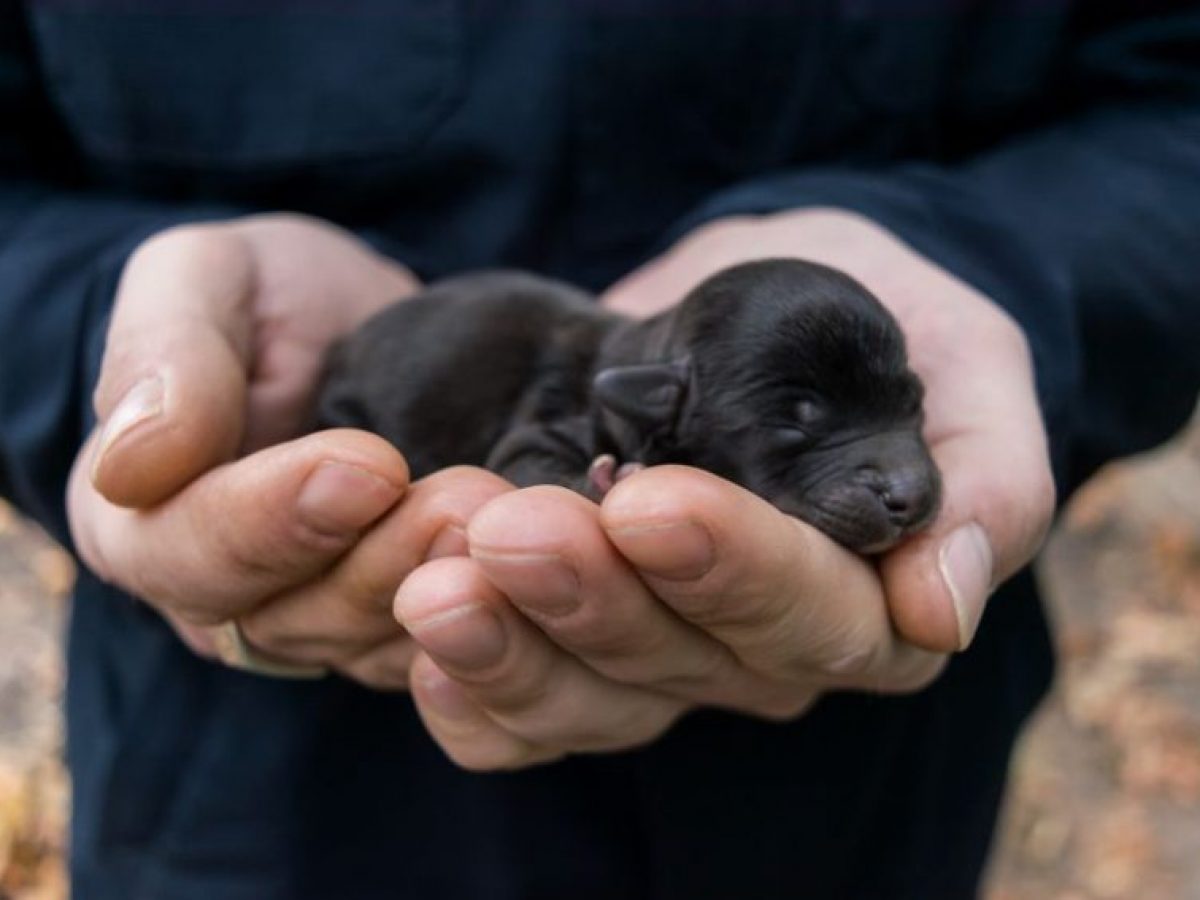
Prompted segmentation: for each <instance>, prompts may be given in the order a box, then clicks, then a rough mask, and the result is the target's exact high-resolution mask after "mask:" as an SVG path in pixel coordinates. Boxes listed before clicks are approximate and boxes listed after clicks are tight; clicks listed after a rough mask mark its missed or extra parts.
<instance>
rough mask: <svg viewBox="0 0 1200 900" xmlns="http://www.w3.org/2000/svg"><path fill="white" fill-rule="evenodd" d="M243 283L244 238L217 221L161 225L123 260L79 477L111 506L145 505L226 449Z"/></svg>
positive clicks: (237, 394) (247, 279) (236, 422)
mask: <svg viewBox="0 0 1200 900" xmlns="http://www.w3.org/2000/svg"><path fill="white" fill-rule="evenodd" d="M254 281H255V278H254V265H253V257H252V255H251V251H250V247H249V245H248V244H247V243H246V242H245V241H243V240H242V239H240V238H238V237H237V236H235V235H234V234H232V233H231V232H230V231H228V230H227V229H224V228H222V226H220V225H203V226H184V227H180V228H175V229H170V230H168V231H165V232H162V233H160V234H158V235H156V236H155V237H153V238H151V239H150V240H148V241H147V242H145V243H144V244H142V246H141V247H140V248H139V249H138V250H137V251H136V252H135V253H134V255H133V256H132V257H131V258H130V260H129V263H128V264H127V265H126V267H125V271H124V273H123V274H122V277H121V282H120V284H119V286H118V288H117V298H116V302H115V306H114V308H113V314H112V322H111V325H110V326H109V332H108V338H107V343H106V345H105V351H104V359H103V362H102V363H101V369H100V378H99V382H98V384H97V388H96V392H95V396H94V405H95V409H96V415H97V419H98V422H99V437H98V439H97V440H96V443H95V448H96V449H95V451H94V453H93V456H92V458H91V465H90V476H91V481H92V483H93V485H94V486H95V487H96V489H97V490H98V491H99V492H100V493H101V494H102V495H103V496H104V497H105V498H106V499H108V500H109V501H111V502H112V503H115V504H118V505H121V506H129V507H146V506H151V505H154V504H156V503H159V502H161V501H162V500H164V499H166V498H167V497H169V496H171V495H172V494H174V493H175V492H176V491H178V490H179V489H180V488H181V487H183V486H184V485H186V484H187V483H188V482H190V481H191V480H192V479H193V478H195V477H196V476H197V475H199V474H200V473H201V472H204V471H207V470H208V469H210V468H212V467H213V466H214V465H217V464H219V463H221V462H225V461H227V460H229V459H231V458H232V457H233V455H234V454H235V452H236V450H237V448H238V446H239V444H240V442H241V437H242V432H243V428H244V424H245V423H244V419H245V407H246V390H247V387H246V384H247V370H248V368H249V365H250V362H249V361H250V350H251V348H250V344H251V334H252V318H251V302H252V300H253V292H254Z"/></svg>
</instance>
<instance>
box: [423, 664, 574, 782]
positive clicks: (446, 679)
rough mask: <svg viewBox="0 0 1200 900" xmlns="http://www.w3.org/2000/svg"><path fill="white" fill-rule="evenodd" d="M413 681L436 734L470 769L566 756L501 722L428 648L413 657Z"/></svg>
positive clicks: (511, 766)
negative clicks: (452, 675) (477, 701)
mask: <svg viewBox="0 0 1200 900" xmlns="http://www.w3.org/2000/svg"><path fill="white" fill-rule="evenodd" d="M410 684H411V688H412V694H413V700H414V701H415V702H416V704H417V712H418V713H419V714H420V716H421V721H422V722H424V723H425V728H426V729H427V730H428V731H429V734H430V736H431V737H432V738H433V739H434V740H435V741H437V743H438V745H439V746H441V748H442V750H443V751H445V753H446V755H447V756H449V757H450V759H452V760H453V761H454V762H455V763H456V764H458V765H459V766H462V767H463V768H464V769H469V770H471V771H476V772H490V771H497V770H503V769H520V768H526V767H528V766H533V765H538V764H539V763H544V762H549V761H551V760H554V759H558V758H560V757H562V756H564V755H565V751H563V750H560V749H557V748H552V747H538V746H536V745H535V744H531V743H530V742H529V741H526V740H524V739H522V738H519V737H517V736H516V735H515V734H511V733H510V732H508V731H506V730H505V729H504V728H502V727H501V726H499V725H497V724H496V723H495V722H493V721H492V720H491V719H490V718H489V717H488V716H487V714H486V713H484V711H483V710H482V709H480V708H479V705H478V704H476V703H475V701H473V700H472V699H471V698H470V696H469V695H468V693H467V690H466V688H464V687H463V686H462V685H460V684H459V683H458V682H456V681H455V680H454V679H453V678H451V677H450V676H449V675H447V674H446V673H445V672H443V671H442V670H441V669H439V668H438V666H437V663H435V662H434V661H433V660H432V659H430V658H429V657H428V656H426V655H425V654H423V653H421V654H418V655H417V658H416V660H415V661H414V662H413V665H412V669H411V672H410Z"/></svg>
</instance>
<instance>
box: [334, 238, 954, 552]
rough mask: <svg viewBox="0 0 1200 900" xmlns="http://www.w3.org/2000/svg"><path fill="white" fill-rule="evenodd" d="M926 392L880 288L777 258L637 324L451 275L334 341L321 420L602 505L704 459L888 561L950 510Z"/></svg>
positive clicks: (564, 295) (516, 278) (560, 296)
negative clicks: (927, 430) (925, 429)
mask: <svg viewBox="0 0 1200 900" xmlns="http://www.w3.org/2000/svg"><path fill="white" fill-rule="evenodd" d="M921 399H922V388H921V384H920V382H919V381H918V379H917V377H916V376H915V375H914V374H913V373H912V372H911V371H910V370H909V369H908V365H907V360H906V356H905V350H904V339H903V336H902V334H901V332H900V329H899V327H898V326H897V324H896V322H895V320H894V319H893V318H892V317H891V315H890V314H889V313H888V312H887V310H885V309H884V308H883V306H882V305H881V304H880V303H879V301H878V300H876V299H875V298H874V297H873V296H872V295H871V294H870V293H868V292H867V291H866V290H865V289H864V288H863V287H862V286H861V285H859V284H858V283H857V282H855V281H854V280H852V279H850V278H849V277H847V276H846V275H843V274H841V273H840V272H837V271H834V270H833V269H829V268H826V267H824V266H819V265H816V264H814V263H809V262H804V261H802V260H795V259H774V260H763V261H759V262H752V263H747V264H744V265H740V266H735V267H733V268H729V269H726V270H724V271H722V272H720V273H718V274H717V275H715V276H713V277H712V278H710V279H708V280H707V281H705V282H704V283H703V284H701V285H700V286H698V287H697V288H695V289H694V290H693V291H692V292H691V293H690V294H688V295H687V296H686V297H685V298H684V299H683V300H682V301H681V302H680V303H679V304H678V305H677V306H675V307H674V308H672V309H670V310H669V311H667V312H664V313H660V314H659V315H657V316H655V317H653V318H650V319H646V320H640V321H636V320H632V319H628V318H625V317H623V316H619V315H616V314H614V313H610V312H607V311H605V310H603V309H601V308H599V307H598V306H597V305H596V304H595V303H594V301H593V300H592V299H591V298H590V297H589V296H588V295H586V294H583V293H581V292H579V291H577V290H575V289H574V288H571V287H569V286H567V285H564V284H561V283H558V282H554V281H549V280H546V279H542V278H537V277H534V276H531V275H525V274H520V273H510V272H489V273H482V274H475V275H466V276H461V277H458V278H452V279H448V280H446V281H442V282H440V283H438V284H436V285H434V286H433V287H431V288H430V289H428V290H427V291H425V292H424V293H422V294H421V295H419V296H417V297H414V298H412V299H410V300H406V301H404V302H402V303H397V304H396V305H394V306H391V307H389V308H388V309H386V310H384V311H383V312H381V313H379V314H378V315H377V316H375V317H374V318H373V319H371V320H370V321H369V322H367V323H366V324H365V325H364V326H363V327H362V328H361V329H360V330H359V331H358V332H357V333H355V334H354V335H352V336H351V337H350V338H349V339H348V340H347V341H346V342H344V343H343V344H342V345H340V346H339V347H338V348H337V350H336V351H335V352H334V354H333V355H332V357H331V360H330V365H329V369H328V373H327V376H326V380H325V383H324V386H323V388H322V391H321V394H320V398H319V402H318V411H317V416H318V424H319V426H320V427H335V426H344V427H355V428H365V429H367V430H370V431H374V432H377V433H379V434H381V435H383V436H384V437H386V438H388V439H389V440H390V441H392V442H393V443H394V444H395V445H396V446H397V447H398V448H400V450H401V451H402V452H403V453H404V454H405V456H406V457H407V459H408V462H409V465H410V467H411V469H412V472H413V476H414V477H421V476H422V475H426V474H428V473H430V472H433V471H436V470H437V469H441V468H444V467H446V466H452V465H457V464H471V465H482V466H486V467H487V468H489V469H491V470H493V471H495V472H498V473H499V474H501V475H503V476H504V477H506V478H508V479H509V480H510V481H512V482H513V483H515V484H517V485H521V486H526V485H531V484H539V483H553V484H562V485H566V486H568V487H571V488H573V489H575V490H578V491H580V492H581V493H584V494H587V495H589V496H591V497H593V498H594V499H599V498H600V497H601V496H602V495H603V493H604V492H605V491H606V490H607V489H608V488H609V487H611V485H612V483H613V482H614V481H616V480H619V479H620V478H622V477H624V476H625V475H626V474H628V473H629V472H631V471H634V470H636V469H638V468H641V467H643V466H650V465H656V464H660V463H681V464H685V465H691V466H698V467H700V468H702V469H707V470H709V471H711V472H714V473H715V474H717V475H720V476H722V477H724V478H727V479H729V480H731V481H734V482H737V483H738V484H741V485H743V486H745V487H746V488H748V489H750V490H751V491H753V492H755V493H756V494H758V495H760V496H761V497H763V498H765V499H767V500H768V501H770V502H771V503H773V504H774V505H775V506H777V507H778V508H779V509H781V510H783V511H784V512H786V513H789V514H791V515H794V516H797V517H799V518H801V519H803V520H805V521H807V522H809V523H811V524H812V525H815V526H816V527H818V528H820V529H821V530H822V531H824V532H826V533H827V534H829V535H830V536H831V537H832V538H834V540H837V541H839V542H840V543H842V544H844V545H845V546H847V547H849V548H851V549H853V550H857V551H859V552H862V553H877V552H880V551H882V550H885V549H887V548H888V547H891V546H892V545H894V544H895V543H896V542H898V541H899V540H901V539H902V538H903V537H904V536H905V535H907V534H909V533H911V532H913V531H915V530H917V529H919V528H921V527H922V526H924V525H925V524H927V523H928V522H929V521H930V519H931V518H932V517H933V515H934V513H935V512H936V511H937V507H938V502H939V499H940V495H941V482H940V478H939V476H938V471H937V468H936V467H935V465H934V463H933V460H932V459H931V457H930V455H929V451H928V448H927V447H926V446H925V443H924V441H923V440H922V438H921V424H922V413H921Z"/></svg>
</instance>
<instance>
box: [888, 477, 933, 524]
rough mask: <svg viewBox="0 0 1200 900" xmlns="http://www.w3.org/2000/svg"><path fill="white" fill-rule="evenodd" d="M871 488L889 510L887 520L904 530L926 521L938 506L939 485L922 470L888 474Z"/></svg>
mask: <svg viewBox="0 0 1200 900" xmlns="http://www.w3.org/2000/svg"><path fill="white" fill-rule="evenodd" d="M872 487H873V488H874V489H875V493H876V494H877V495H878V497H879V501H880V502H881V503H882V504H883V506H884V509H886V510H887V511H888V518H890V519H891V520H892V522H893V523H895V524H896V525H898V526H899V527H901V528H908V527H911V526H913V525H916V524H918V523H922V522H924V521H925V520H926V519H927V518H928V517H929V515H930V514H931V513H932V512H933V511H934V508H935V507H936V505H937V488H936V485H935V484H934V483H933V480H932V479H931V478H930V476H929V474H928V473H927V472H925V471H923V470H920V469H905V470H901V471H899V472H892V473H889V474H888V475H886V476H884V477H883V478H880V479H879V480H878V481H876V482H875V483H874V484H873V485H872Z"/></svg>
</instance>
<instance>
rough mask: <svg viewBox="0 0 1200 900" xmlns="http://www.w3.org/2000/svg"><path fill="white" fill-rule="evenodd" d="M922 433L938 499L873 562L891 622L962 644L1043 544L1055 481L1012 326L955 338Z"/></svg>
mask: <svg viewBox="0 0 1200 900" xmlns="http://www.w3.org/2000/svg"><path fill="white" fill-rule="evenodd" d="M958 342H959V343H961V344H963V345H964V346H966V347H969V348H970V350H969V351H968V350H963V351H962V352H963V353H964V354H965V353H968V352H969V353H970V356H971V358H970V360H967V359H959V358H953V357H952V358H949V359H945V360H943V361H942V365H943V369H942V372H941V375H940V376H939V378H938V381H937V382H936V383H935V384H936V389H934V385H933V384H931V385H930V391H929V393H928V397H929V401H928V402H929V403H931V404H937V405H938V406H937V407H935V408H934V409H931V410H930V411H929V413H930V415H929V417H930V419H931V420H932V421H934V422H938V423H951V424H949V425H945V426H940V430H939V429H935V430H932V431H931V432H930V434H929V435H928V439H929V443H930V446H931V449H932V452H933V457H934V461H935V462H936V463H937V466H938V468H939V470H940V471H941V473H942V493H943V502H942V508H941V510H940V512H939V514H938V517H937V519H936V520H935V521H934V523H933V524H932V526H931V527H930V528H928V529H927V530H926V531H924V532H922V533H920V534H919V535H917V536H916V537H915V538H913V539H912V540H910V541H908V542H906V543H905V544H902V545H901V546H899V547H897V548H896V549H894V550H893V551H891V552H890V553H888V554H887V555H886V556H885V557H884V558H883V559H882V560H881V563H880V571H881V574H882V576H883V580H884V584H885V587H886V590H887V594H888V598H889V602H890V605H891V614H892V618H893V621H894V622H895V625H896V627H897V629H898V630H899V631H900V632H901V633H902V634H903V635H904V636H905V637H906V638H907V639H908V640H909V641H911V642H913V643H915V644H918V645H920V646H923V647H926V648H928V649H931V650H938V651H943V652H948V651H952V650H961V649H965V648H966V647H967V646H968V645H969V644H970V642H971V639H972V638H973V637H974V634H975V631H976V629H977V627H978V625H979V621H980V618H981V616H982V615H983V610H984V606H985V603H986V600H987V598H988V595H989V594H990V593H991V592H992V590H993V589H994V587H995V586H996V585H997V584H998V583H999V582H1000V581H1002V580H1003V579H1005V578H1007V577H1008V576H1009V575H1011V574H1013V573H1014V572H1015V571H1017V570H1018V569H1019V568H1021V567H1022V566H1024V565H1025V564H1026V563H1027V562H1028V561H1029V560H1030V559H1031V558H1032V557H1033V555H1034V553H1035V552H1036V551H1037V549H1038V547H1039V546H1041V543H1042V541H1043V540H1044V539H1045V536H1046V531H1047V528H1048V527H1049V523H1050V519H1051V516H1052V514H1053V510H1054V497H1055V490H1054V480H1053V476H1052V475H1051V471H1050V464H1049V454H1048V451H1047V446H1046V435H1045V430H1044V427H1043V425H1042V421H1041V416H1040V414H1039V412H1038V405H1037V399H1036V394H1035V391H1034V386H1033V379H1032V374H1031V373H1032V367H1031V365H1030V364H1029V361H1028V351H1027V348H1026V347H1025V343H1024V339H1023V338H1022V337H1021V335H1020V333H1019V332H1018V331H1017V330H1016V328H1015V326H1012V327H1011V328H1008V329H1005V328H1003V327H1001V328H999V329H997V330H995V331H993V332H991V333H988V334H984V335H981V336H980V338H979V339H978V340H971V341H961V340H959V341H958Z"/></svg>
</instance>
